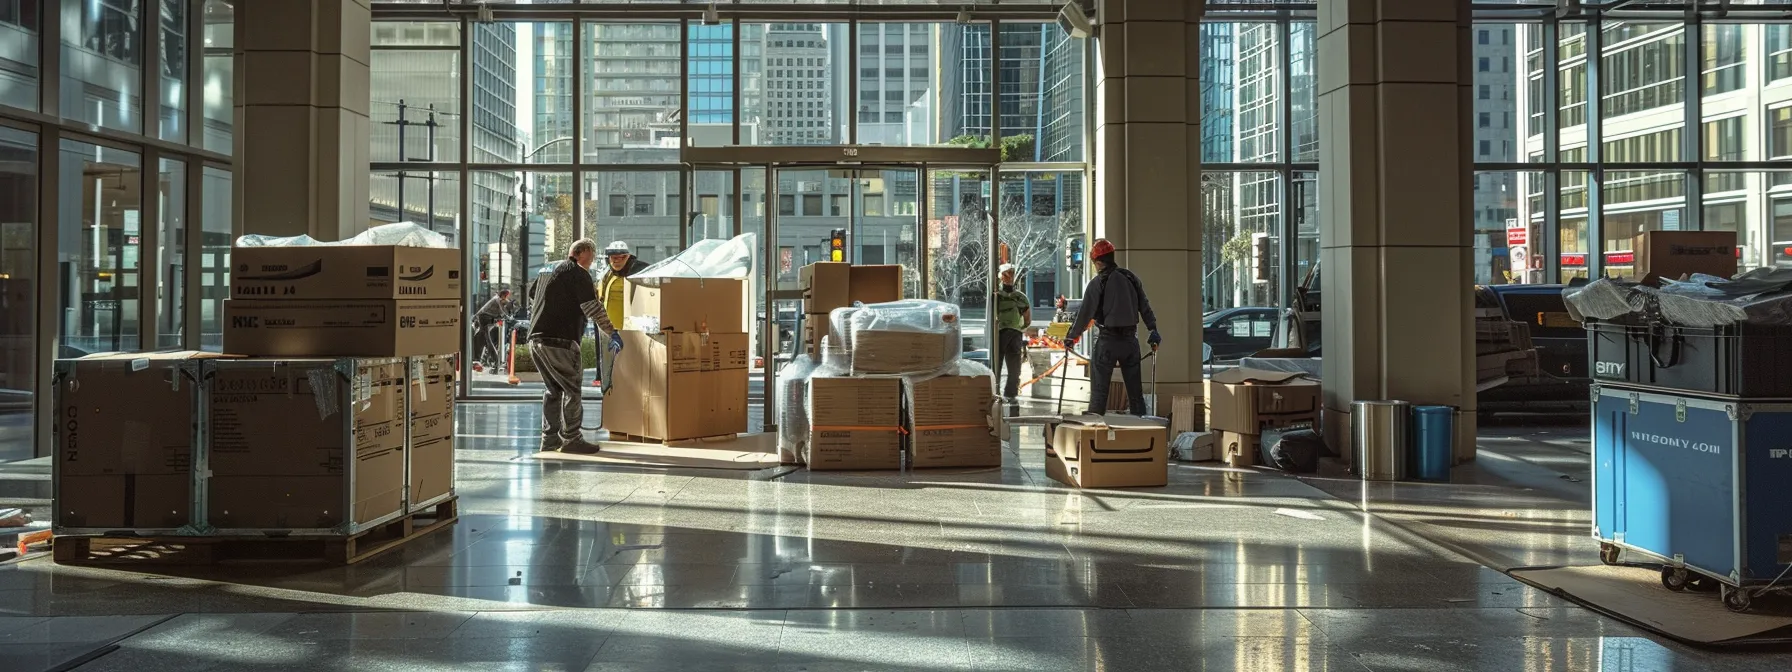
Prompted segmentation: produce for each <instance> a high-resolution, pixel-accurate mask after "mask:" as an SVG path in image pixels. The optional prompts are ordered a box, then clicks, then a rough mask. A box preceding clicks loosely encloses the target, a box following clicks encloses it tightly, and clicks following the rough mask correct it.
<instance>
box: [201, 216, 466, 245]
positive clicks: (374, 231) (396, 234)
mask: <svg viewBox="0 0 1792 672" xmlns="http://www.w3.org/2000/svg"><path fill="white" fill-rule="evenodd" d="M236 244H237V246H238V247H307V246H313V245H398V246H400V247H454V243H452V242H450V241H449V240H448V237H447V236H444V235H442V234H440V233H436V232H434V231H431V230H429V229H427V228H425V227H423V226H422V225H419V224H416V223H413V222H399V223H397V224H383V225H380V226H376V227H373V228H370V229H368V230H366V231H362V232H361V233H359V234H357V235H355V237H353V238H349V239H348V240H341V241H336V242H322V241H319V240H317V239H316V238H312V237H311V236H303V235H300V236H262V235H248V236H243V237H241V238H238V239H236Z"/></svg>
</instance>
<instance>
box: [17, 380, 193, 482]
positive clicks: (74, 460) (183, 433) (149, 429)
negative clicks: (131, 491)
mask: <svg viewBox="0 0 1792 672" xmlns="http://www.w3.org/2000/svg"><path fill="white" fill-rule="evenodd" d="M220 357H222V355H216V354H211V353H203V352H153V353H108V354H98V355H90V356H88V357H83V358H81V359H75V360H61V361H58V362H57V363H56V372H57V373H56V387H55V400H54V402H53V403H54V405H55V408H56V421H55V423H53V427H54V432H55V435H54V441H55V446H56V458H55V459H56V461H57V465H56V467H57V474H58V475H59V476H108V475H123V474H134V475H185V474H191V473H192V464H193V449H194V446H196V445H199V441H200V439H199V436H200V434H199V433H198V431H197V430H198V425H197V421H196V419H197V418H198V417H199V415H200V413H199V410H200V404H201V403H202V398H201V396H200V381H201V380H203V379H204V375H205V374H204V373H203V368H202V367H203V366H204V364H205V362H207V361H209V360H212V359H217V358H220ZM58 491H59V492H60V491H61V489H60V488H58Z"/></svg>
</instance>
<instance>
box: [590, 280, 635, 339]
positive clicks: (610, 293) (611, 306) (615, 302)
mask: <svg viewBox="0 0 1792 672" xmlns="http://www.w3.org/2000/svg"><path fill="white" fill-rule="evenodd" d="M627 284H628V281H627V280H626V279H625V278H623V277H622V276H620V275H617V274H615V273H614V272H606V273H604V278H603V282H602V283H601V284H599V285H598V287H597V295H598V296H601V297H603V299H604V313H605V314H606V315H608V316H609V318H610V326H613V327H615V328H617V329H621V328H622V297H623V292H622V290H623V288H624V287H625V286H626V285H627Z"/></svg>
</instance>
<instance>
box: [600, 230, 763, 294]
mask: <svg viewBox="0 0 1792 672" xmlns="http://www.w3.org/2000/svg"><path fill="white" fill-rule="evenodd" d="M753 240H754V235H753V234H751V233H743V234H741V235H738V236H735V237H733V238H730V239H728V240H717V239H710V240H699V241H697V242H695V243H692V244H691V246H690V247H687V248H685V249H684V251H682V252H679V253H678V254H674V255H672V256H670V257H667V258H666V259H665V260H663V261H661V262H659V263H656V264H653V265H651V266H648V267H647V268H644V269H641V271H640V272H639V273H635V274H634V275H630V276H628V280H629V282H633V283H635V284H639V285H646V286H648V287H657V286H659V281H660V280H664V279H666V278H749V277H752V275H753Z"/></svg>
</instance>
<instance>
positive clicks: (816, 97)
mask: <svg viewBox="0 0 1792 672" xmlns="http://www.w3.org/2000/svg"><path fill="white" fill-rule="evenodd" d="M829 37H830V36H829V31H827V30H826V26H824V25H823V24H818V23H774V24H771V25H769V26H767V27H766V31H765V52H764V53H765V57H764V67H763V70H764V73H765V75H764V79H765V82H764V85H765V101H764V106H763V108H761V109H762V110H763V112H762V117H761V118H762V120H763V121H762V124H763V127H762V128H761V129H760V131H759V136H760V142H761V144H767V145H825V144H833V143H837V142H839V141H840V139H839V138H838V137H837V136H836V133H835V126H834V112H835V109H834V99H835V97H836V96H839V95H840V93H841V92H839V91H835V90H834V89H835V79H834V77H833V76H832V74H833V73H832V68H831V67H830V63H829V61H830V58H829V56H830V55H831V51H830V42H831V40H830V39H829Z"/></svg>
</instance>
